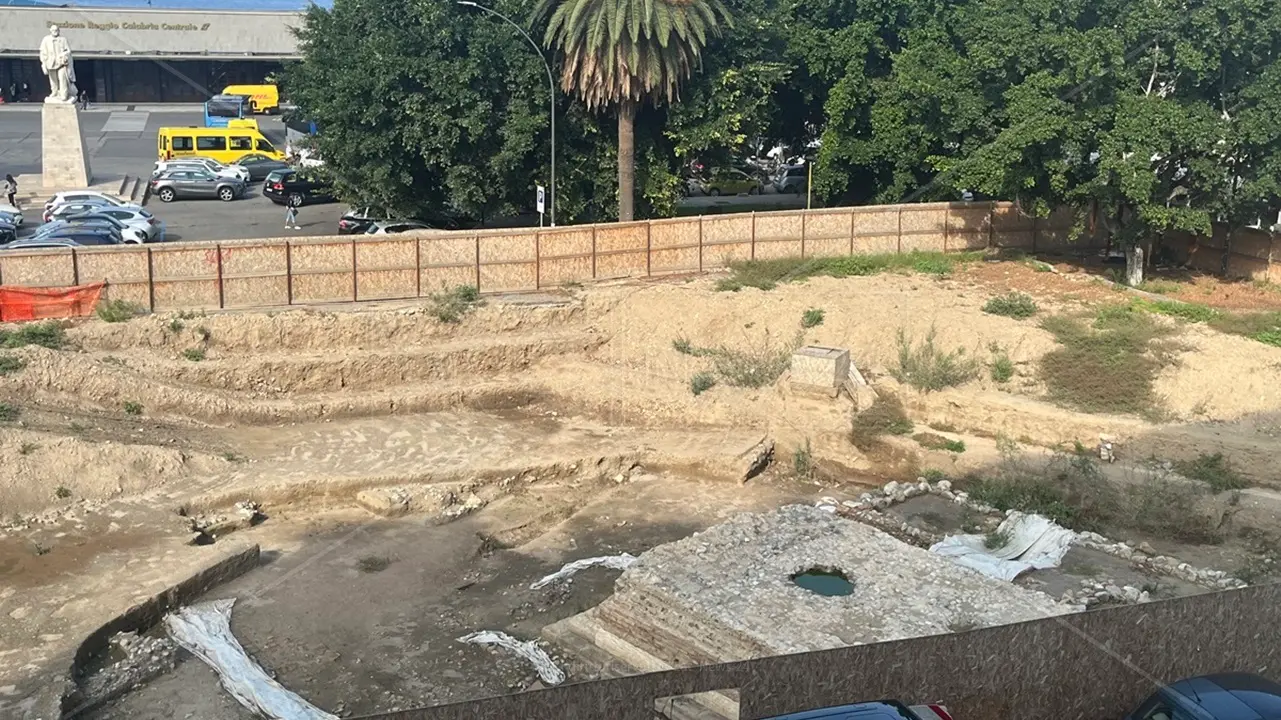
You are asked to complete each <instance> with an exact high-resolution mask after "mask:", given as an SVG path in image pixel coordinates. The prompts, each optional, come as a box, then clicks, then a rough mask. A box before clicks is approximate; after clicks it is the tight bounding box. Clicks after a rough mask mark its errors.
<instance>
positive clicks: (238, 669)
mask: <svg viewBox="0 0 1281 720" xmlns="http://www.w3.org/2000/svg"><path fill="white" fill-rule="evenodd" d="M235 602H236V600H235V598H231V599H227V600H214V601H213V602H206V603H200V604H199V605H192V606H190V607H185V608H182V609H181V610H178V611H177V612H172V613H169V614H168V615H166V616H165V628H166V629H167V630H168V631H169V636H170V637H172V638H173V639H174V642H176V643H178V644H179V645H181V646H182V647H183V648H184V649H186V650H187V651H188V652H190V653H191V654H193V655H195V656H196V657H198V658H200V659H201V660H204V661H205V663H206V664H208V665H209V667H211V668H213V669H214V672H216V673H218V678H219V679H220V680H221V681H222V687H223V688H224V689H225V690H226V691H227V692H228V693H230V694H231V696H232V697H234V698H235V699H236V701H237V702H239V703H240V704H241V705H244V706H245V707H246V708H249V710H251V711H253V712H255V713H258V714H259V715H261V716H263V717H266V718H270V719H271V720H337V718H338V716H337V715H331V714H329V713H327V712H325V711H323V710H321V709H319V708H317V707H316V706H315V705H312V704H311V703H309V702H307V701H306V700H303V699H302V698H301V697H298V695H296V694H294V693H293V692H290V691H289V690H287V689H285V687H284V686H282V685H281V684H280V683H278V682H276V681H275V680H273V679H271V676H270V675H268V674H267V673H266V672H264V671H263V669H262V668H261V667H259V666H258V663H256V662H254V661H253V660H252V659H250V657H249V655H248V654H247V653H246V652H245V649H244V648H243V647H241V646H240V643H239V642H237V641H236V636H235V635H232V634H231V606H232V605H234V604H235Z"/></svg>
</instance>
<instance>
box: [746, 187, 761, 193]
mask: <svg viewBox="0 0 1281 720" xmlns="http://www.w3.org/2000/svg"><path fill="white" fill-rule="evenodd" d="M747 194H748V195H760V194H761V189H760V188H759V187H756V186H755V185H753V186H752V187H750V188H748V189H747Z"/></svg>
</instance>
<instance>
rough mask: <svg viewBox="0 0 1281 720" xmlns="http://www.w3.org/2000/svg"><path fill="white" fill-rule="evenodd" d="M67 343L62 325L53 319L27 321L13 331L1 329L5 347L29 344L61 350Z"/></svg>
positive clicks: (0, 345)
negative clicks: (35, 321)
mask: <svg viewBox="0 0 1281 720" xmlns="http://www.w3.org/2000/svg"><path fill="white" fill-rule="evenodd" d="M66 343H67V336H66V333H65V332H64V331H63V329H62V325H60V324H58V323H57V322H55V321H53V320H46V321H45V322H38V323H27V324H26V325H21V326H19V327H18V329H17V330H12V331H5V330H0V347H4V348H11V349H12V348H20V347H26V346H27V345H39V346H41V347H47V348H49V349H50V350H59V349H61V348H62V346H63V345H65V344H66Z"/></svg>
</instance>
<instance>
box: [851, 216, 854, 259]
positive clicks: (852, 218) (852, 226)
mask: <svg viewBox="0 0 1281 720" xmlns="http://www.w3.org/2000/svg"><path fill="white" fill-rule="evenodd" d="M853 254H854V208H850V255H853Z"/></svg>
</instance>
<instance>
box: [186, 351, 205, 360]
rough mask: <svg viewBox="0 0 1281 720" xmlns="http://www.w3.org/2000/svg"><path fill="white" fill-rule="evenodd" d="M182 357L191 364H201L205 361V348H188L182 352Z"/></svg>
mask: <svg viewBox="0 0 1281 720" xmlns="http://www.w3.org/2000/svg"><path fill="white" fill-rule="evenodd" d="M182 356H183V357H184V358H187V359H188V360H190V361H191V362H200V361H201V360H204V359H205V351H204V348H187V349H186V350H183V351H182Z"/></svg>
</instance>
